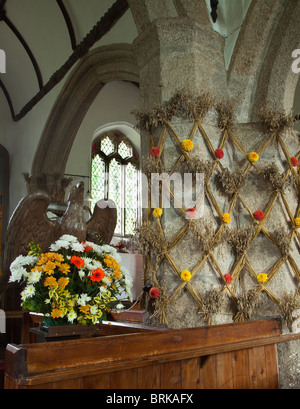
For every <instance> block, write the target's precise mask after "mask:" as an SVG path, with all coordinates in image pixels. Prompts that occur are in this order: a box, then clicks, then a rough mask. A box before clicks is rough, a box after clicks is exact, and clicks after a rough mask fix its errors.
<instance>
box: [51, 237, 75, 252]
mask: <svg viewBox="0 0 300 409" xmlns="http://www.w3.org/2000/svg"><path fill="white" fill-rule="evenodd" d="M69 245H70V243H69V242H68V241H66V240H60V239H59V240H57V241H56V242H55V243H53V244H51V246H50V247H49V249H50V251H58V250H60V249H68V248H69Z"/></svg>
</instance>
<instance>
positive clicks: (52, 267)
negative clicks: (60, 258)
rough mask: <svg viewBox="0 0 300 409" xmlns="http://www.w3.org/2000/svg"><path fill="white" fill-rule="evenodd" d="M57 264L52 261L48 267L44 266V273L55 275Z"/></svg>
mask: <svg viewBox="0 0 300 409" xmlns="http://www.w3.org/2000/svg"><path fill="white" fill-rule="evenodd" d="M55 267H56V264H55V263H53V262H52V261H47V263H46V265H45V266H44V271H45V273H46V274H49V275H51V274H54V270H55Z"/></svg>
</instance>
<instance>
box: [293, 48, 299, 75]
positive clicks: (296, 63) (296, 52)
mask: <svg viewBox="0 0 300 409" xmlns="http://www.w3.org/2000/svg"><path fill="white" fill-rule="evenodd" d="M292 58H296V59H295V61H294V62H293V64H292V71H293V73H294V74H299V73H300V48H297V49H296V50H294V51H293V52H292Z"/></svg>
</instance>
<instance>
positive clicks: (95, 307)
mask: <svg viewBox="0 0 300 409" xmlns="http://www.w3.org/2000/svg"><path fill="white" fill-rule="evenodd" d="M97 312H98V307H97V306H96V305H92V306H91V308H90V313H91V314H92V315H96V314H97Z"/></svg>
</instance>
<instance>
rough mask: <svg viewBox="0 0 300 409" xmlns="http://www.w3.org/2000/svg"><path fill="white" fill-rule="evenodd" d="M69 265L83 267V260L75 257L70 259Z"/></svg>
mask: <svg viewBox="0 0 300 409" xmlns="http://www.w3.org/2000/svg"><path fill="white" fill-rule="evenodd" d="M71 263H72V264H74V265H75V266H76V267H77V268H82V267H84V260H82V258H80V257H77V256H72V257H71Z"/></svg>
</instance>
